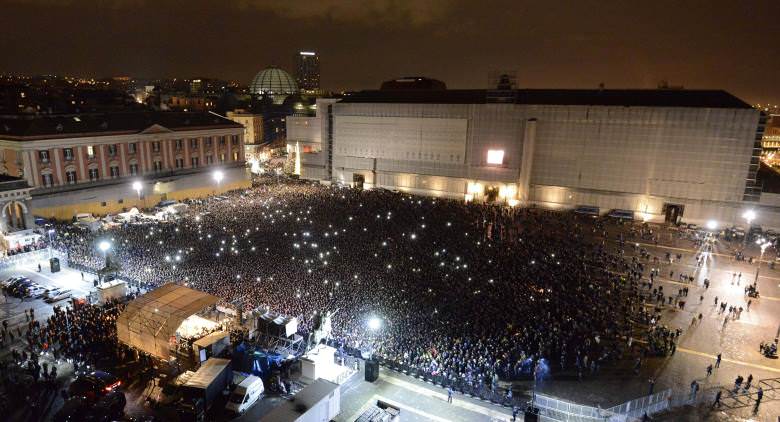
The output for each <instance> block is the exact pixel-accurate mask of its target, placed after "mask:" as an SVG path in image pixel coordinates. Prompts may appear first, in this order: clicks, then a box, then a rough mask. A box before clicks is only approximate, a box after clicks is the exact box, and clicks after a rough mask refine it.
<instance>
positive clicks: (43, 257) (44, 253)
mask: <svg viewBox="0 0 780 422" xmlns="http://www.w3.org/2000/svg"><path fill="white" fill-rule="evenodd" d="M50 253H51V257H54V258H59V259H60V264H61V265H62V264H64V263H65V262H66V257H65V256H64V255H63V254H62V252H60V251H57V250H56V249H52V250H51V251H50V250H49V249H48V248H44V249H37V250H34V251H30V252H23V253H18V254H15V255H7V256H4V257H2V258H0V269H6V268H10V267H13V266H15V265H24V264H30V263H41V262H42V261H47V262H48V260H49V257H50V256H49V254H50Z"/></svg>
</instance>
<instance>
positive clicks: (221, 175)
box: [212, 170, 225, 190]
mask: <svg viewBox="0 0 780 422" xmlns="http://www.w3.org/2000/svg"><path fill="white" fill-rule="evenodd" d="M212 177H213V178H214V181H215V182H217V190H219V188H220V187H221V185H222V179H224V178H225V173H222V170H217V171H215V172H214V174H213V175H212Z"/></svg>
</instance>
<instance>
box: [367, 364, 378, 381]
mask: <svg viewBox="0 0 780 422" xmlns="http://www.w3.org/2000/svg"><path fill="white" fill-rule="evenodd" d="M377 379H379V362H378V361H375V360H373V359H369V360H367V361H366V381H368V382H374V381H376V380H377Z"/></svg>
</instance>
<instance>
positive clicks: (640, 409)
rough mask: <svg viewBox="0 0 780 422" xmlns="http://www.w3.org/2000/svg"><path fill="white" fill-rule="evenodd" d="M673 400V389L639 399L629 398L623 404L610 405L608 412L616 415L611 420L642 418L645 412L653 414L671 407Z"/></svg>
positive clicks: (617, 421) (620, 421)
mask: <svg viewBox="0 0 780 422" xmlns="http://www.w3.org/2000/svg"><path fill="white" fill-rule="evenodd" d="M671 401H672V389H671V388H668V389H666V390H663V391H661V392H658V393H655V394H651V395H649V396H645V397H640V398H638V399H634V400H629V401H627V402H625V403H623V404H621V405H618V406H615V407H610V408H609V409H607V411H608V412H610V413H611V414H614V415H615V416H613V417H612V419H610V421H615V422H623V421H632V420H634V419H639V418H641V417H642V416H643V415H644V414H645V413H647V414H648V415H652V414H654V413H659V412H662V411H664V410H667V409H669V407H670V405H671Z"/></svg>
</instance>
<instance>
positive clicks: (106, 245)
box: [98, 240, 111, 257]
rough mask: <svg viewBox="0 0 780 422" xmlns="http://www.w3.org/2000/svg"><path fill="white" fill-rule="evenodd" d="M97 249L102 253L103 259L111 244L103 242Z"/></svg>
mask: <svg viewBox="0 0 780 422" xmlns="http://www.w3.org/2000/svg"><path fill="white" fill-rule="evenodd" d="M98 249H100V251H101V252H103V257H105V256H106V252H108V250H109V249H111V242H109V241H107V240H104V241H102V242H100V243H98Z"/></svg>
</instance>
